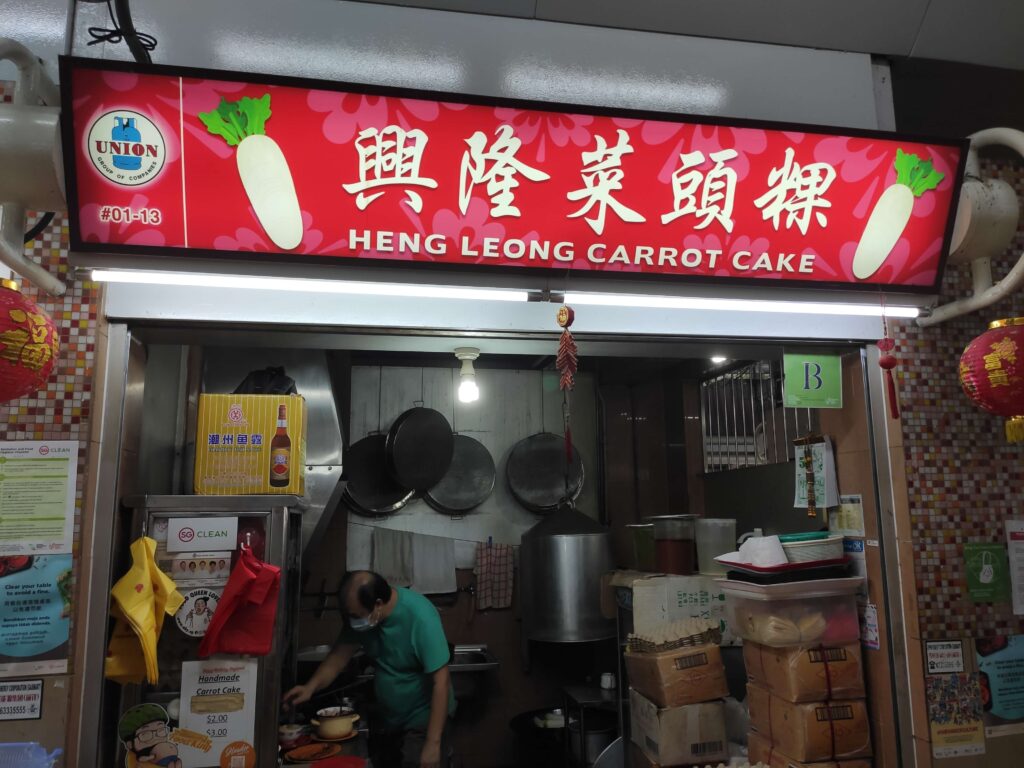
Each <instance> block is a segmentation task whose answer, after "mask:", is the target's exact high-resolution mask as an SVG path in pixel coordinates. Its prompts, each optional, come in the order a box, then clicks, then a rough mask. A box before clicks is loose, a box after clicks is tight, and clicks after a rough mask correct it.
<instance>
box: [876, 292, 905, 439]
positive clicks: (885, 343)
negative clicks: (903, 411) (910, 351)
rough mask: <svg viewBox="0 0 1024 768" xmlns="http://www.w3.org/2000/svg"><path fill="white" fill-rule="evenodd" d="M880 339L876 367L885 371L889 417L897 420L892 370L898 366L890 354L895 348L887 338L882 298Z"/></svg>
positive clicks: (895, 392) (897, 412)
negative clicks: (879, 355)
mask: <svg viewBox="0 0 1024 768" xmlns="http://www.w3.org/2000/svg"><path fill="white" fill-rule="evenodd" d="M882 334H883V335H882V338H881V339H879V340H878V343H877V344H876V346H877V347H878V349H879V351H880V352H881V353H882V356H881V357H879V358H878V367H879V368H881V369H882V370H883V371H885V387H886V390H887V394H888V397H887V398H886V399H887V402H888V403H889V415H890V416H892V418H893V419H899V417H900V399H899V394H898V393H897V391H896V380H895V379H894V378H893V374H892V372H893V369H894V368H895V367H896V366H897V364H899V360H898V359H897V358H896V356H895V355H893V354H890V353H891V352H892V351H893V350H894V349H895V348H896V342H895V341H894V340H893V339H892V337H890V336H889V323H888V321H887V320H886V319H885V298H884V297H883V298H882Z"/></svg>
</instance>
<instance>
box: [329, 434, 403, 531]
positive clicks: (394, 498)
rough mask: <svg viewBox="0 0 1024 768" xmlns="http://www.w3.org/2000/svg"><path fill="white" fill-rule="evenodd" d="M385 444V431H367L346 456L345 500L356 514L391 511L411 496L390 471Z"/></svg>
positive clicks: (398, 507) (365, 514) (379, 514)
mask: <svg viewBox="0 0 1024 768" xmlns="http://www.w3.org/2000/svg"><path fill="white" fill-rule="evenodd" d="M386 445H387V437H386V436H385V435H367V436H366V437H364V438H363V439H362V440H357V441H356V442H355V443H353V444H352V447H351V448H349V451H348V456H346V457H345V461H346V464H347V466H346V470H347V472H348V478H349V479H348V485H347V486H346V487H345V491H344V492H343V493H342V500H343V501H345V502H346V504H347V506H348V508H349V509H351V510H352V511H353V512H355V513H356V514H357V515H362V516H363V517H381V516H382V515H388V514H391V513H392V512H395V511H397V510H399V509H401V508H402V507H403V506H405V504H406V502H408V501H409V499H410V498H412V491H410V490H408V489H406V488H402V487H401V486H399V485H398V484H397V483H395V481H394V480H393V479H392V477H391V475H390V473H389V472H388V469H387V452H386Z"/></svg>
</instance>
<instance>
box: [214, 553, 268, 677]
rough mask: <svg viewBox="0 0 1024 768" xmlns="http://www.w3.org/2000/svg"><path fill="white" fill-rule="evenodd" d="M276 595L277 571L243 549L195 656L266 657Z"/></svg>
mask: <svg viewBox="0 0 1024 768" xmlns="http://www.w3.org/2000/svg"><path fill="white" fill-rule="evenodd" d="M280 591H281V569H280V568H278V567H277V566H276V565H269V564H268V563H264V562H262V561H260V560H259V559H257V557H256V555H254V554H253V553H252V550H251V549H249V547H246V546H244V545H243V546H242V551H241V554H240V555H239V557H238V562H237V563H235V567H234V568H233V569H232V571H231V576H230V577H228V583H227V586H226V587H225V588H224V594H223V595H221V598H220V602H219V603H217V610H216V612H215V613H214V614H213V619H211V620H210V626H209V627H208V628H207V630H206V635H204V636H203V642H202V644H201V645H200V646H199V655H200V656H202V657H206V656H211V655H213V654H215V653H236V654H248V655H251V656H265V655H267V654H268V653H270V646H271V644H272V643H273V640H274V620H275V619H276V617H277V597H278V594H279V593H280Z"/></svg>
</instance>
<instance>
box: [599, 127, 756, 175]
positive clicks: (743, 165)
mask: <svg viewBox="0 0 1024 768" xmlns="http://www.w3.org/2000/svg"><path fill="white" fill-rule="evenodd" d="M613 122H614V123H615V124H616V125H618V126H620V127H622V128H626V129H627V130H628V129H630V128H635V127H636V126H638V125H640V126H641V128H640V141H642V142H643V143H644V144H647V145H649V146H659V145H661V144H665V143H667V142H672V150H671V151H670V152H669V154H668V156H667V157H666V158H665V164H664V165H663V166H662V168H661V171H660V172H659V173H658V181H660V182H661V183H663V184H668V183H669V182H670V181H671V179H672V174H673V173H674V172H675V170H676V168H678V167H679V155H680V154H682V153H684V152H703V153H704V156H705V157H707V156H708V155H710V154H711V153H712V152H719V151H721V150H723V149H734V150H736V152H737V153H738V156H737V157H736V159H734V160H730V161H729V167H730V168H732V169H733V170H734V171H736V178H737V179H738V180H740V181H742V180H743V179H745V178H747V176H748V174H749V173H750V160H749V159H748V157H747V156H748V155H760V154H761V153H762V152H764V151H765V150H766V149H767V148H768V134H767V133H766V132H765V131H763V130H761V129H758V128H729V127H725V126H714V125H699V124H687V123H668V122H662V121H660V120H633V119H628V118H616V119H615V120H613ZM708 162H709V164H710V161H708Z"/></svg>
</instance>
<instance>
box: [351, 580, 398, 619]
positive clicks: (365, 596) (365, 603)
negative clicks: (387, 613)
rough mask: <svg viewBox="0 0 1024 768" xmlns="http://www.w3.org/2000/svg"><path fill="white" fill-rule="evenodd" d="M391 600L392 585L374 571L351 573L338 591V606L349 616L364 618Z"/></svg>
mask: <svg viewBox="0 0 1024 768" xmlns="http://www.w3.org/2000/svg"><path fill="white" fill-rule="evenodd" d="M390 599H391V585H390V584H388V582H387V580H386V579H385V578H384V577H383V576H381V575H380V574H379V573H374V572H373V571H350V572H349V573H347V574H345V578H344V579H342V581H341V587H340V588H339V590H338V605H339V606H340V607H341V609H342V612H343V613H344V614H345V615H347V616H356V617H359V618H363V617H365V616H368V615H369V614H370V613H371V612H372V611H373V609H374V608H376V607H377V605H387V603H388V601H389V600H390Z"/></svg>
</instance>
